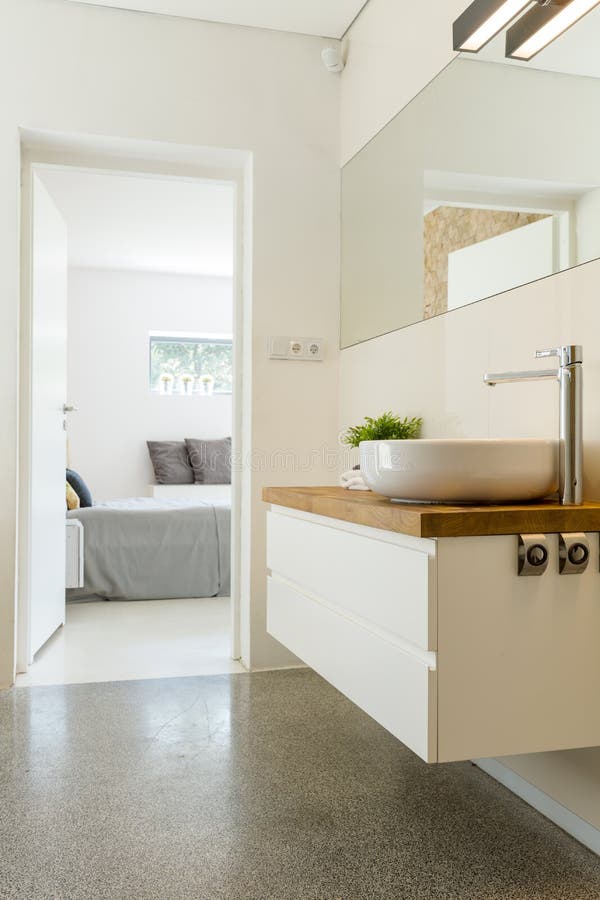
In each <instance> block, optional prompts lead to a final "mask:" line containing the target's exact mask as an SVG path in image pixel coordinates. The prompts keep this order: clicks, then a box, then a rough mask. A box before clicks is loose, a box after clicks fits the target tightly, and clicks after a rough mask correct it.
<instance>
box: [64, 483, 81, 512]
mask: <svg viewBox="0 0 600 900" xmlns="http://www.w3.org/2000/svg"><path fill="white" fill-rule="evenodd" d="M67 509H79V496H78V495H77V494H76V493H75V491H74V490H73V488H72V487H71V485H70V484H69V482H68V481H67Z"/></svg>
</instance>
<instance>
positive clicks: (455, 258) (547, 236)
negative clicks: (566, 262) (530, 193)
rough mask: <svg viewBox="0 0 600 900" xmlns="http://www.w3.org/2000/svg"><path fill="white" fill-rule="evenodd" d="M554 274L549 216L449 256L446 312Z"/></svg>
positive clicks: (553, 255) (553, 254) (553, 241)
mask: <svg viewBox="0 0 600 900" xmlns="http://www.w3.org/2000/svg"><path fill="white" fill-rule="evenodd" d="M555 271H556V266H555V232H554V220H553V217H552V216H548V218H547V219H541V220H540V221H539V222H534V223H533V224H531V225H524V226H523V227H522V228H515V229H514V231H508V232H506V234H501V235H500V236H499V237H494V238H490V239H489V240H487V241H480V242H479V243H478V244H472V245H471V246H470V247H465V248H464V249H463V250H456V251H455V252H454V253H450V254H449V255H448V309H458V307H460V306H465V305H466V304H467V303H473V301H474V300H482V299H483V298H484V297H493V296H494V295H495V294H502V293H503V292H504V291H510V290H512V288H514V287H517V286H518V285H521V284H529V282H530V281H537V280H538V278H545V277H546V276H547V275H552V274H553V273H554V272H555Z"/></svg>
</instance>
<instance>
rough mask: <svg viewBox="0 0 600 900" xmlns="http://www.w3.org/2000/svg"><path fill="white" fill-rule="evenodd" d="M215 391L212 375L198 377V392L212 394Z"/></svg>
mask: <svg viewBox="0 0 600 900" xmlns="http://www.w3.org/2000/svg"><path fill="white" fill-rule="evenodd" d="M214 389H215V379H214V378H213V376H212V375H201V376H200V390H201V392H202V393H203V394H212V392H213V391H214Z"/></svg>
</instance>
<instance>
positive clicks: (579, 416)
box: [483, 344, 583, 506]
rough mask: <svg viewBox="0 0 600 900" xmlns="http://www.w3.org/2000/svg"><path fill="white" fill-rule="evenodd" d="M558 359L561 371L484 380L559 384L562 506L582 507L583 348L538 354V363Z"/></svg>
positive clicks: (511, 374)
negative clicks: (547, 359)
mask: <svg viewBox="0 0 600 900" xmlns="http://www.w3.org/2000/svg"><path fill="white" fill-rule="evenodd" d="M551 356H556V357H558V361H559V365H558V369H542V370H539V371H530V372H500V373H496V374H487V375H485V376H484V379H483V380H484V382H485V384H487V385H489V386H490V387H495V386H496V385H497V384H510V383H511V382H518V381H549V380H552V381H558V384H559V388H560V391H559V402H560V405H559V431H560V435H559V480H560V502H561V503H562V504H564V505H574V506H581V504H582V503H583V348H582V347H581V346H579V345H578V344H568V345H565V346H563V347H557V348H555V349H553V350H538V352H537V353H536V357H537V358H538V359H541V358H545V357H551Z"/></svg>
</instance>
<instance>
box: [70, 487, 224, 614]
mask: <svg viewBox="0 0 600 900" xmlns="http://www.w3.org/2000/svg"><path fill="white" fill-rule="evenodd" d="M67 517H68V518H74V519H78V520H79V521H80V522H81V523H82V524H83V529H84V542H85V566H84V572H85V578H84V587H83V588H75V589H72V590H68V591H67V600H91V599H98V598H102V599H105V600H163V599H170V598H184V597H217V596H221V597H226V596H229V594H230V589H231V588H230V585H231V573H230V555H231V549H230V548H231V506H230V504H229V503H228V502H227V501H226V500H222V501H220V500H214V501H212V502H209V501H201V500H180V499H170V498H160V499H159V498H153V497H137V498H131V499H126V500H112V501H108V502H104V503H98V504H96V505H94V506H92V507H89V508H87V509H74V510H71V511H69V512H68V513H67Z"/></svg>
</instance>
